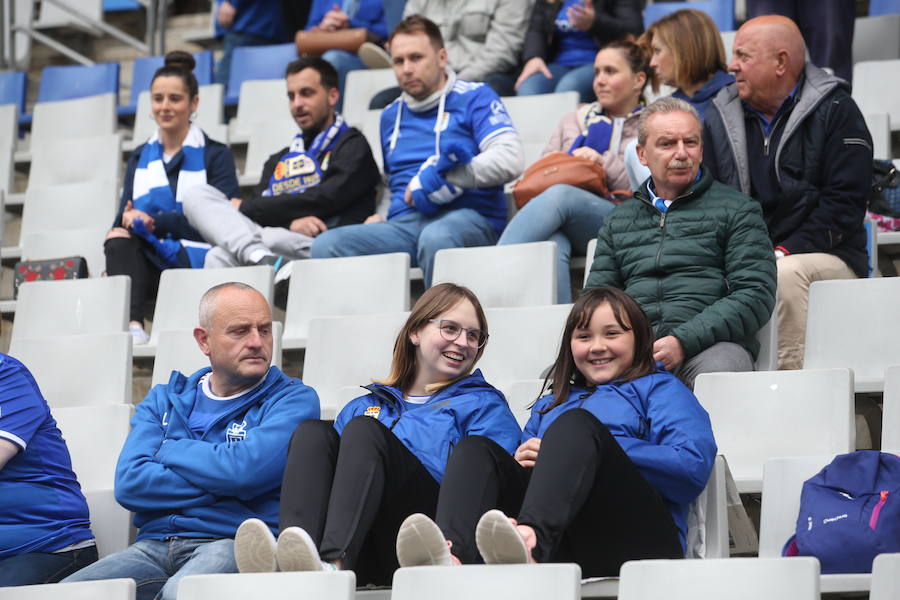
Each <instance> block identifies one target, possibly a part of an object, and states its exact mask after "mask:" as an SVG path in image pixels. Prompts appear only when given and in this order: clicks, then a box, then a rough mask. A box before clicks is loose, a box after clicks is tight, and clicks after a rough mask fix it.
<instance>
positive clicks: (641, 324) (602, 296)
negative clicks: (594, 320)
mask: <svg viewBox="0 0 900 600" xmlns="http://www.w3.org/2000/svg"><path fill="white" fill-rule="evenodd" d="M603 304H609V306H610V308H612V312H613V316H614V317H615V319H616V321H617V322H618V323H619V326H620V327H622V329H624V330H625V331H631V332H632V334H633V335H634V361H633V362H632V363H631V365H629V366H628V368H626V369H625V371H623V372H622V374H621V375H619V377H617V378H616V380H615V381H614V382H612V383H617V384H618V383H627V382H629V381H634V380H635V379H638V378H639V377H644V376H645V375H649V374H650V373H653V372H654V371H656V363H655V362H654V360H653V328H652V327H651V325H650V319H648V318H647V315H645V314H644V311H643V310H641V307H640V306H638V303H637V302H635V301H634V298H632V297H631V296H629V295H628V294H626V293H625V292H623V291H622V290H620V289H618V288H613V287H598V288H592V289H589V290H585V291H584V292H582V294H581V295H580V296H579V297H578V299H577V300H576V301H575V304H574V305H573V306H572V311H571V312H570V313H569V316H568V318H567V319H566V328H565V329H564V330H563V336H562V341H561V342H560V345H559V354H558V355H557V356H556V362H555V363H553V368H552V369H551V370H550V374H549V375H548V376H547V379H546V380H545V381H544V386H543V388H542V390H541V394H543V393H544V390H546V389H552V390H553V396H554V397H553V402H551V403H550V404H549V405H548V406H547V408H545V409H544V410H543V411H542V412H548V411H550V410H552V409H554V408H556V407H557V406H558V405H560V404H562V403H563V402H565V401H566V399H567V398H568V397H569V389H570V388H571V387H572V386H573V385H576V386H580V387H592V386H591V385H590V384H588V382H587V381H586V380H585V378H584V375H582V374H581V372H580V371H579V370H578V369H576V368H575V358H574V357H573V356H572V335H573V334H574V333H575V330H576V329H578V328H583V327H587V326H588V324H589V323H590V322H591V317H592V316H593V315H594V311H595V310H597V308H599V307H600V306H601V305H603Z"/></svg>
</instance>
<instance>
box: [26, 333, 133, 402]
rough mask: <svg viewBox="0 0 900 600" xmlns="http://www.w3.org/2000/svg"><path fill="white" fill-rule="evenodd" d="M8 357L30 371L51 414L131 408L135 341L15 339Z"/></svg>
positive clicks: (122, 337)
mask: <svg viewBox="0 0 900 600" xmlns="http://www.w3.org/2000/svg"><path fill="white" fill-rule="evenodd" d="M9 353H10V355H12V356H15V357H16V358H17V359H19V360H20V361H22V363H24V364H26V365H28V369H29V370H30V371H31V374H32V375H33V376H34V379H35V381H37V382H38V385H39V386H40V388H41V393H42V394H43V396H44V399H45V400H47V404H49V405H50V407H51V408H54V409H55V408H69V407H74V406H104V405H108V404H131V372H132V367H131V335H130V334H129V333H127V332H125V331H122V332H119V333H93V334H85V335H56V336H53V337H45V338H15V339H13V340H12V341H11V342H10V345H9Z"/></svg>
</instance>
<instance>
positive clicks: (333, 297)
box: [284, 252, 409, 348]
mask: <svg viewBox="0 0 900 600" xmlns="http://www.w3.org/2000/svg"><path fill="white" fill-rule="evenodd" d="M408 310H409V255H408V254H406V253H405V252H395V253H391V254H375V255H372V256H352V257H342V258H322V259H307V260H298V261H294V262H293V263H292V264H291V280H290V287H289V288H288V302H287V310H286V312H285V329H284V331H285V346H286V347H288V348H302V347H303V346H304V345H305V344H306V339H307V338H308V337H309V324H310V321H311V320H312V319H315V318H317V317H336V316H342V315H359V314H374V313H391V312H405V311H408Z"/></svg>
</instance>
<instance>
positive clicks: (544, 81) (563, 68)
mask: <svg viewBox="0 0 900 600" xmlns="http://www.w3.org/2000/svg"><path fill="white" fill-rule="evenodd" d="M641 9H642V3H641V2H640V1H639V0H536V2H535V3H534V8H533V9H532V12H531V21H530V24H529V26H528V32H527V33H526V34H525V44H524V48H523V50H522V60H523V62H524V63H525V64H524V66H523V67H522V72H521V74H520V75H519V78H518V79H517V80H516V83H515V88H516V93H517V94H518V95H519V96H530V95H533V94H550V93H553V92H569V91H575V92H578V93H579V94H580V95H581V101H582V102H590V101H591V100H593V99H594V98H593V95H592V91H591V79H592V77H593V68H592V65H593V60H594V55H595V54H596V53H597V50H598V49H599V48H600V47H601V46H603V45H604V44H606V43H608V42H611V41H613V40H619V39H625V38H627V37H628V36H629V35H638V34H640V32H641V30H642V29H643V20H642V17H641Z"/></svg>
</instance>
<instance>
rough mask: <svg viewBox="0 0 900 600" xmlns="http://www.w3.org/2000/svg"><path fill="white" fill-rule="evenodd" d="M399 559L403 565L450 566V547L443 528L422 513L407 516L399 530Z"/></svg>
mask: <svg viewBox="0 0 900 600" xmlns="http://www.w3.org/2000/svg"><path fill="white" fill-rule="evenodd" d="M397 561H398V562H399V563H400V566H401V567H422V566H429V565H434V566H449V565H450V564H451V562H450V549H449V548H448V547H447V540H446V539H444V534H443V533H442V532H441V528H440V527H438V526H437V524H436V523H435V522H434V521H432V520H431V519H430V518H428V516H427V515H423V514H422V513H415V514H412V515H409V516H408V517H406V519H405V520H404V521H403V523H402V524H401V525H400V530H399V531H398V532H397Z"/></svg>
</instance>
